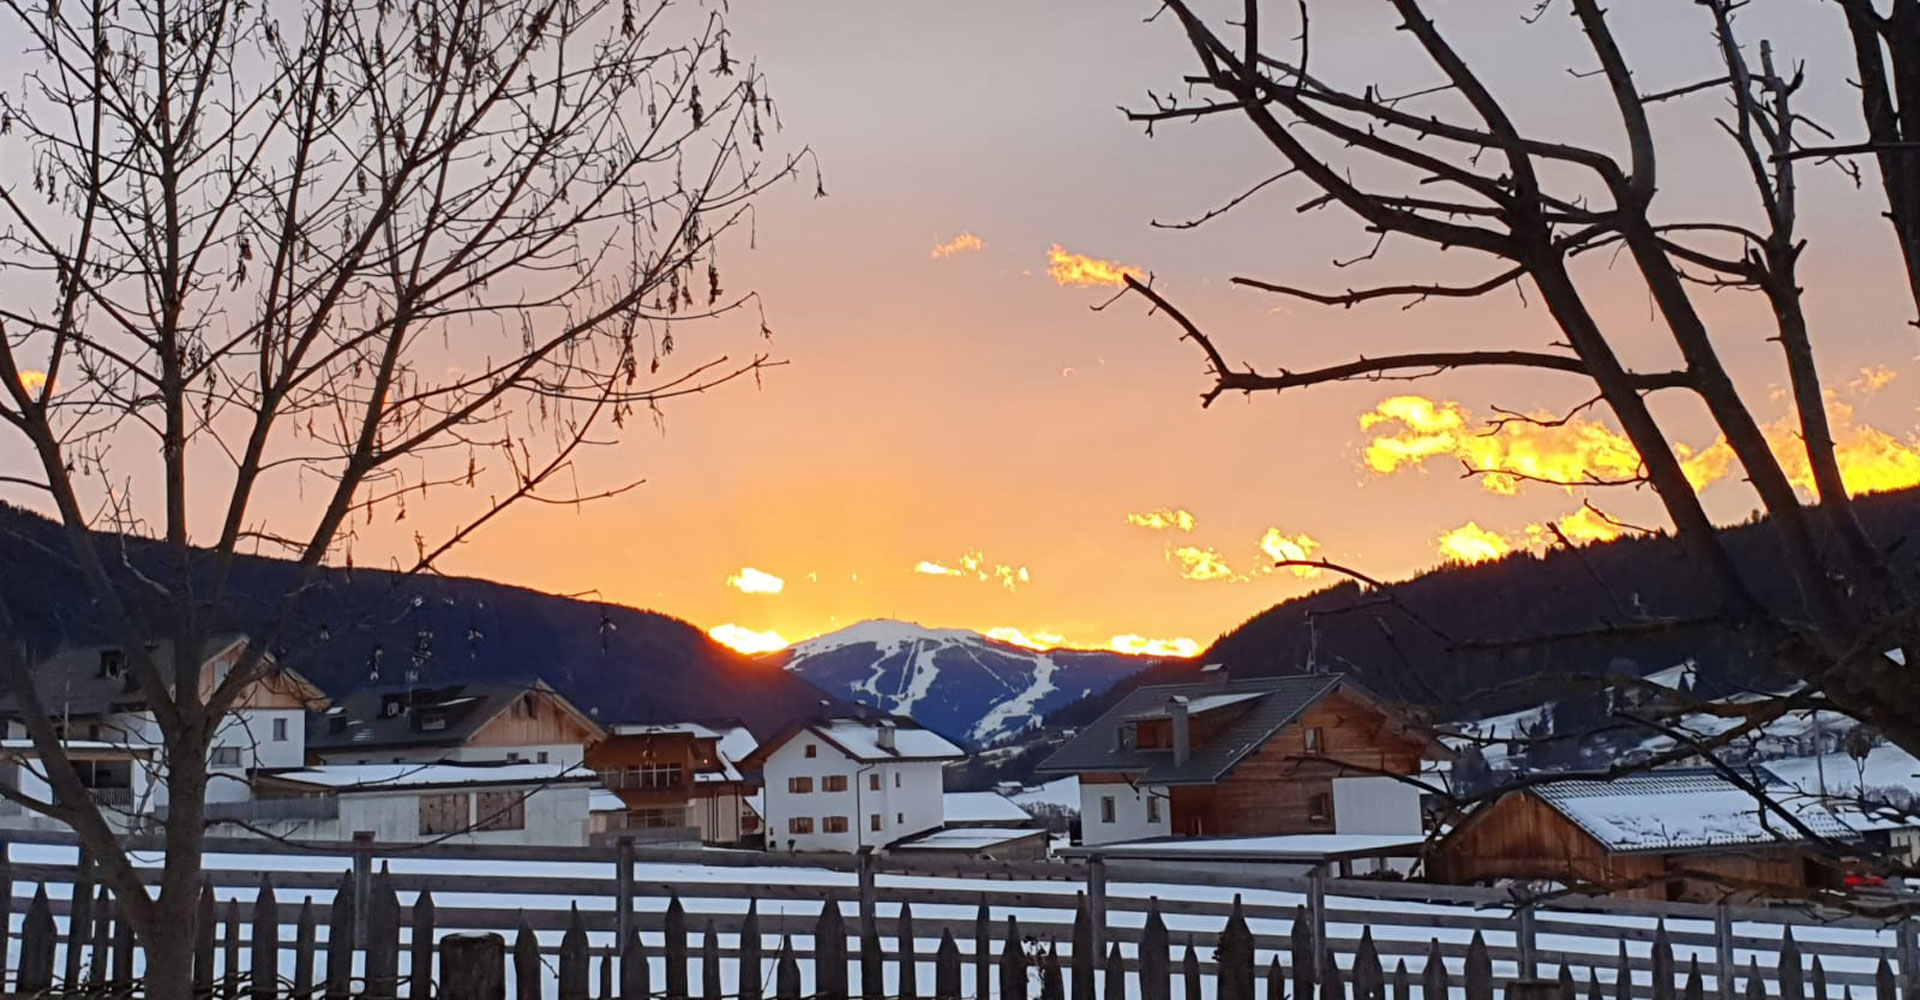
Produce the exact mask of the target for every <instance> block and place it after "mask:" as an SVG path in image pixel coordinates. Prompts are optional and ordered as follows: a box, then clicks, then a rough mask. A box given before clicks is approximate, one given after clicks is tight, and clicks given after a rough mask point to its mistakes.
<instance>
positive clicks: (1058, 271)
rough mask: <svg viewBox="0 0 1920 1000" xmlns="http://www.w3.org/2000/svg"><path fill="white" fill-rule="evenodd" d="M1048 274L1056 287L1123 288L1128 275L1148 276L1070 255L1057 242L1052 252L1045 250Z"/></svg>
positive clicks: (1134, 268) (1112, 263) (1123, 267)
mask: <svg viewBox="0 0 1920 1000" xmlns="http://www.w3.org/2000/svg"><path fill="white" fill-rule="evenodd" d="M1047 273H1048V274H1050V275H1052V276H1053V280H1054V281H1055V282H1056V283H1058V284H1061V285H1080V286H1082V287H1096V286H1100V285H1109V286H1111V285H1123V284H1126V280H1127V276H1128V275H1132V276H1134V277H1135V278H1139V279H1142V280H1145V278H1146V276H1147V272H1145V271H1142V270H1141V269H1139V268H1137V267H1132V266H1129V265H1126V264H1118V263H1115V262H1113V261H1110V260H1100V259H1099V258H1097V257H1088V256H1085V255H1083V254H1077V253H1069V252H1068V251H1067V249H1066V248H1065V247H1062V246H1061V245H1060V244H1058V243H1055V244H1054V245H1053V249H1051V250H1049V251H1047Z"/></svg>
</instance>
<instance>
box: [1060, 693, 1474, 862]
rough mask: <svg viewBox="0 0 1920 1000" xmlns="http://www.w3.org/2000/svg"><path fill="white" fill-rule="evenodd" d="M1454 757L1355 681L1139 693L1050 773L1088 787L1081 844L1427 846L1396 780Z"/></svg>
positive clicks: (1407, 789)
mask: <svg viewBox="0 0 1920 1000" xmlns="http://www.w3.org/2000/svg"><path fill="white" fill-rule="evenodd" d="M1448 755H1449V751H1448V750H1447V749H1446V748H1445V747H1444V746H1442V745H1440V744H1439V743H1438V742H1437V741H1435V740H1434V739H1432V738H1431V736H1430V735H1428V734H1427V733H1426V732H1425V731H1424V730H1423V729H1422V728H1421V727H1420V726H1419V725H1417V724H1416V723H1415V722H1413V721H1412V720H1410V719H1408V718H1407V717H1405V716H1404V715H1402V714H1401V713H1399V712H1398V711H1396V710H1395V709H1393V708H1392V707H1390V706H1388V705H1387V704H1385V703H1384V702H1382V701H1380V700H1379V699H1377V698H1375V697H1374V696H1373V695H1371V694H1369V693H1367V692H1366V691H1364V690H1362V689H1361V688H1360V687H1359V686H1358V685H1355V684H1354V683H1352V681H1351V680H1350V679H1348V678H1346V677H1345V676H1344V675H1339V674H1331V675H1307V676H1292V677H1263V678H1255V679H1247V680H1232V679H1228V678H1226V677H1224V676H1221V677H1218V678H1210V679H1207V680H1203V681H1200V682H1196V683H1190V684H1172V685H1157V686H1152V687H1142V688H1139V689H1136V690H1135V691H1132V692H1130V693H1129V694H1128V695H1127V696H1126V697H1125V698H1123V699H1121V700H1120V702H1119V703H1118V704H1116V705H1115V706H1114V707H1113V708H1112V709H1110V710H1108V711H1107V713H1106V714H1104V715H1102V716H1101V717H1100V718H1099V719H1097V720H1095V721H1094V723H1093V724H1091V725H1089V726H1087V727H1086V728H1084V729H1082V730H1081V731H1080V732H1079V733H1078V734H1077V735H1076V736H1075V737H1074V739H1072V740H1071V741H1069V742H1068V743H1067V744H1066V745H1064V746H1062V747H1061V748H1060V749H1059V750H1057V751H1055V752H1054V754H1053V756H1051V757H1049V758H1048V759H1047V760H1046V761H1045V762H1044V763H1042V764H1041V766H1040V768H1039V770H1038V773H1039V774H1041V775H1043V776H1062V775H1074V776H1076V777H1078V778H1079V783H1080V829H1081V842H1082V843H1083V844H1088V845H1097V844H1104V843H1118V842H1124V841H1133V840H1144V839H1150V838H1155V837H1168V836H1218V835H1237V836H1251V835H1265V836H1275V835H1288V834H1327V833H1340V832H1353V833H1371V834H1384V833H1402V832H1408V833H1418V832H1419V831H1420V829H1421V823H1422V818H1421V813H1420V806H1419V793H1418V789H1417V788H1415V787H1414V786H1412V785H1410V784H1408V783H1407V782H1404V781H1400V780H1398V779H1397V776H1412V775H1416V774H1418V773H1419V772H1420V770H1421V766H1422V762H1423V761H1425V760H1427V759H1432V758H1439V757H1445V756H1448Z"/></svg>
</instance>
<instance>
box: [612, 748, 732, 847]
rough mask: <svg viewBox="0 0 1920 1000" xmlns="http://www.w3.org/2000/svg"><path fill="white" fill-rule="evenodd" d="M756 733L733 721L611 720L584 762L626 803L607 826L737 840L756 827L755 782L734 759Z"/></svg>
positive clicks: (709, 839)
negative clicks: (750, 802)
mask: <svg viewBox="0 0 1920 1000" xmlns="http://www.w3.org/2000/svg"><path fill="white" fill-rule="evenodd" d="M754 746H755V741H754V739H753V735H752V734H751V733H749V732H747V730H746V727H745V726H742V725H739V724H738V723H735V722H731V721H730V722H726V723H714V724H706V723H699V722H674V723H650V724H634V725H616V726H614V727H613V730H612V732H611V733H610V734H609V735H608V736H607V738H605V739H603V740H601V741H599V742H598V743H595V744H594V745H593V746H592V747H590V748H588V750H587V756H586V762H587V766H588V767H589V768H591V769H592V770H593V771H594V772H596V773H597V774H598V775H599V778H600V783H601V785H603V786H604V787H605V788H607V789H608V790H610V791H612V792H613V793H614V794H615V795H617V796H619V798H620V800H621V802H622V803H623V805H624V807H625V809H624V813H625V814H624V816H623V817H621V818H620V819H619V820H614V821H612V822H610V823H609V824H608V826H609V830H611V829H616V828H618V827H625V828H628V829H653V830H664V829H673V828H680V827H686V828H691V829H693V830H696V831H698V833H697V836H698V838H699V840H700V841H701V842H702V843H707V844H738V843H740V841H741V838H742V837H743V836H744V835H746V834H749V833H752V832H754V831H753V830H751V829H748V827H750V826H752V825H753V824H752V821H751V817H752V816H753V812H752V810H751V809H749V808H748V806H747V800H748V797H749V796H751V795H752V794H753V785H752V783H751V782H749V781H748V780H747V779H746V777H745V776H744V775H743V774H742V773H741V771H740V768H739V761H740V760H741V759H742V758H744V757H746V756H748V755H749V754H751V753H752V751H753V748H754Z"/></svg>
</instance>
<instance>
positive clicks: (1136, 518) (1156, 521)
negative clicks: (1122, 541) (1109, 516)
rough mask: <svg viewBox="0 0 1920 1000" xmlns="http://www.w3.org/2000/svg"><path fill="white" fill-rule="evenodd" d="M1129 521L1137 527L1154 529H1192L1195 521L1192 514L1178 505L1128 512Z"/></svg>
mask: <svg viewBox="0 0 1920 1000" xmlns="http://www.w3.org/2000/svg"><path fill="white" fill-rule="evenodd" d="M1127 523H1128V524H1131V525H1133V526H1134V527H1136V528H1147V529H1149V530H1152V531H1166V530H1167V529H1169V528H1175V529H1178V530H1180V531H1192V530H1193V523H1194V522H1193V515H1192V514H1190V513H1188V512H1187V511H1185V510H1182V509H1180V508H1178V507H1169V508H1162V509H1160V510H1149V511H1142V512H1140V513H1138V514H1128V515H1127Z"/></svg>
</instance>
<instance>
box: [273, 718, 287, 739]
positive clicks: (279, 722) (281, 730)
mask: <svg viewBox="0 0 1920 1000" xmlns="http://www.w3.org/2000/svg"><path fill="white" fill-rule="evenodd" d="M273 741H274V742H275V743H285V742H286V741H287V720H286V719H284V718H280V719H275V720H273Z"/></svg>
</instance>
